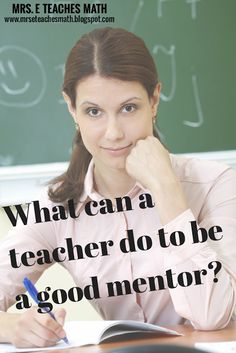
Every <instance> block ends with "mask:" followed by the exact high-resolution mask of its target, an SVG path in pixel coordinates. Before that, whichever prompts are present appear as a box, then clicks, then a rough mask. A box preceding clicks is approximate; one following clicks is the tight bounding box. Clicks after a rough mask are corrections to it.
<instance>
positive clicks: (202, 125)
mask: <svg viewBox="0 0 236 353" xmlns="http://www.w3.org/2000/svg"><path fill="white" fill-rule="evenodd" d="M13 3H21V4H26V3H25V2H23V1H22V0H21V1H18V2H15V1H12V0H1V2H0V16H1V22H0V165H1V166H6V165H19V164H35V163H47V162H60V161H66V160H68V158H69V155H70V149H71V141H72V138H73V135H74V124H73V122H72V119H71V118H70V116H69V114H68V112H67V110H66V106H65V104H64V103H63V101H62V97H61V93H60V91H61V84H62V76H63V67H64V63H65V59H66V56H67V53H68V51H69V49H70V48H71V47H72V45H73V44H74V42H75V41H76V40H77V39H78V38H79V37H80V36H81V35H82V34H84V33H85V32H89V31H90V30H92V29H93V28H99V27H104V26H106V25H109V26H112V27H123V28H126V29H128V30H131V31H133V32H135V33H136V34H138V35H139V36H141V37H142V38H143V39H144V40H145V42H146V44H147V46H148V48H149V49H150V51H151V52H152V54H153V56H154V58H155V61H156V63H157V68H158V72H159V77H160V80H161V82H162V96H161V103H160V108H159V112H158V127H159V130H160V132H161V134H162V136H163V139H164V142H165V144H166V145H167V146H168V147H169V148H170V150H171V151H172V152H176V153H181V152H201V151H219V150H232V149H236V138H235V132H236V119H235V106H234V104H235V102H236V89H235V83H236V69H235V63H236V44H235V43H236V40H235V33H236V21H235V15H236V1H235V0H127V1H126V0H103V1H78V0H77V1H76V0H75V1H68V0H67V1H63V2H62V1H56V0H51V1H50V0H47V1H44V3H50V4H59V3H64V4H65V3H67V4H80V6H81V9H82V8H83V4H84V3H87V4H88V3H90V4H93V3H96V4H99V3H106V4H107V13H106V14H105V15H104V14H103V15H101V16H109V17H114V19H115V22H114V23H95V24H92V25H91V24H90V23H87V24H85V23H65V22H63V23H56V22H53V23H45V22H44V23H35V22H32V23H29V22H28V23H23V22H21V23H13V22H8V23H7V22H5V18H6V17H9V16H15V17H21V16H25V17H27V16H28V17H29V16H34V15H35V14H25V15H22V14H21V15H20V14H14V15H12V4H13ZM28 3H31V4H32V7H33V8H34V6H35V4H36V3H40V4H42V3H43V2H42V1H39V0H32V1H30V2H28ZM80 15H81V16H85V17H87V18H88V17H90V18H91V16H92V15H88V14H83V13H80ZM38 16H41V17H43V16H44V17H46V16H48V15H46V14H43V13H42V11H41V13H40V14H39V15H38ZM50 16H51V17H55V16H59V15H56V14H51V15H50ZM61 16H65V14H64V15H63V14H62V15H61ZM94 16H95V15H94ZM8 21H10V20H8Z"/></svg>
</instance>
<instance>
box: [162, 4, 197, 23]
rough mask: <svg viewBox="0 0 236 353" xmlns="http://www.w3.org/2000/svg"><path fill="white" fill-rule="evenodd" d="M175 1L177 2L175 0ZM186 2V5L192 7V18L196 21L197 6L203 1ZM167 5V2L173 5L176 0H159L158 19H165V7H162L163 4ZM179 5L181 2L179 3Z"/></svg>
mask: <svg viewBox="0 0 236 353" xmlns="http://www.w3.org/2000/svg"><path fill="white" fill-rule="evenodd" d="M175 1H177V0H175ZM185 1H186V4H189V5H191V18H192V19H193V20H195V19H196V18H197V6H196V4H197V2H199V1H201V0H185ZM165 2H166V3H167V2H169V3H171V2H172V3H173V2H174V0H171V1H170V0H157V18H162V17H164V16H163V6H162V3H165ZM178 3H179V1H178Z"/></svg>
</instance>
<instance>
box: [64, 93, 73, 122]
mask: <svg viewBox="0 0 236 353" xmlns="http://www.w3.org/2000/svg"><path fill="white" fill-rule="evenodd" d="M62 95H63V98H64V100H65V102H66V104H67V108H68V110H69V113H70V114H71V115H72V117H73V119H74V121H75V122H76V114H75V109H74V108H73V106H72V103H71V99H70V97H69V96H68V94H66V93H65V92H62Z"/></svg>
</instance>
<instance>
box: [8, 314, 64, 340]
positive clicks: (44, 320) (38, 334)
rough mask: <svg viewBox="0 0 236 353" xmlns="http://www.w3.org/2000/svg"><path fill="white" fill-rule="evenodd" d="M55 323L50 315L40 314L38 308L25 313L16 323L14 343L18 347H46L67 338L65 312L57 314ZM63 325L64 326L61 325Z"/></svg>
mask: <svg viewBox="0 0 236 353" xmlns="http://www.w3.org/2000/svg"><path fill="white" fill-rule="evenodd" d="M55 317H56V318H57V319H58V320H60V322H57V321H55V320H54V319H53V318H52V317H51V316H50V315H49V314H46V313H45V314H40V313H38V312H37V308H31V309H29V310H28V311H27V312H25V313H23V314H22V315H21V316H20V317H19V319H18V320H17V322H16V325H15V330H14V334H13V339H12V343H13V344H14V345H15V346H17V347H46V346H51V345H54V344H55V343H56V342H58V341H59V340H61V339H62V338H64V337H65V336H66V332H65V331H64V329H63V326H62V324H64V319H65V310H61V309H60V310H58V311H56V312H55ZM61 323H62V324H61Z"/></svg>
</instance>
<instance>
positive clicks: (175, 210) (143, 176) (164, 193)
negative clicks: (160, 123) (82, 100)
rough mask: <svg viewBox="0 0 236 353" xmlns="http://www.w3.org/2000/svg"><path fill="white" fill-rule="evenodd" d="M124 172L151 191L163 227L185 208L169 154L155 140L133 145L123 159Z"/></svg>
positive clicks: (148, 139) (153, 138)
mask: <svg viewBox="0 0 236 353" xmlns="http://www.w3.org/2000/svg"><path fill="white" fill-rule="evenodd" d="M126 171H127V173H128V174H129V175H130V176H131V177H132V178H133V179H135V180H137V181H139V182H140V183H141V184H142V185H143V186H144V187H145V188H147V189H148V190H150V192H151V194H152V196H153V197H154V199H155V203H156V207H157V209H158V213H159V216H160V219H161V221H162V223H163V224H166V223H168V222H169V221H171V220H172V219H174V218H175V217H177V216H178V215H179V214H180V213H182V212H183V211H185V210H186V209H187V208H188V207H187V202H186V199H185V195H184V193H183V190H182V186H181V184H180V181H179V179H178V177H177V176H176V174H175V172H174V170H173V168H172V165H171V160H170V155H169V152H168V151H167V150H166V149H165V148H164V146H163V145H162V144H161V142H160V141H159V140H158V139H157V138H156V137H154V136H148V137H146V138H145V139H144V140H139V141H138V142H137V143H136V145H135V147H134V148H133V149H132V150H131V152H130V154H129V155H128V157H127V158H126Z"/></svg>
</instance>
